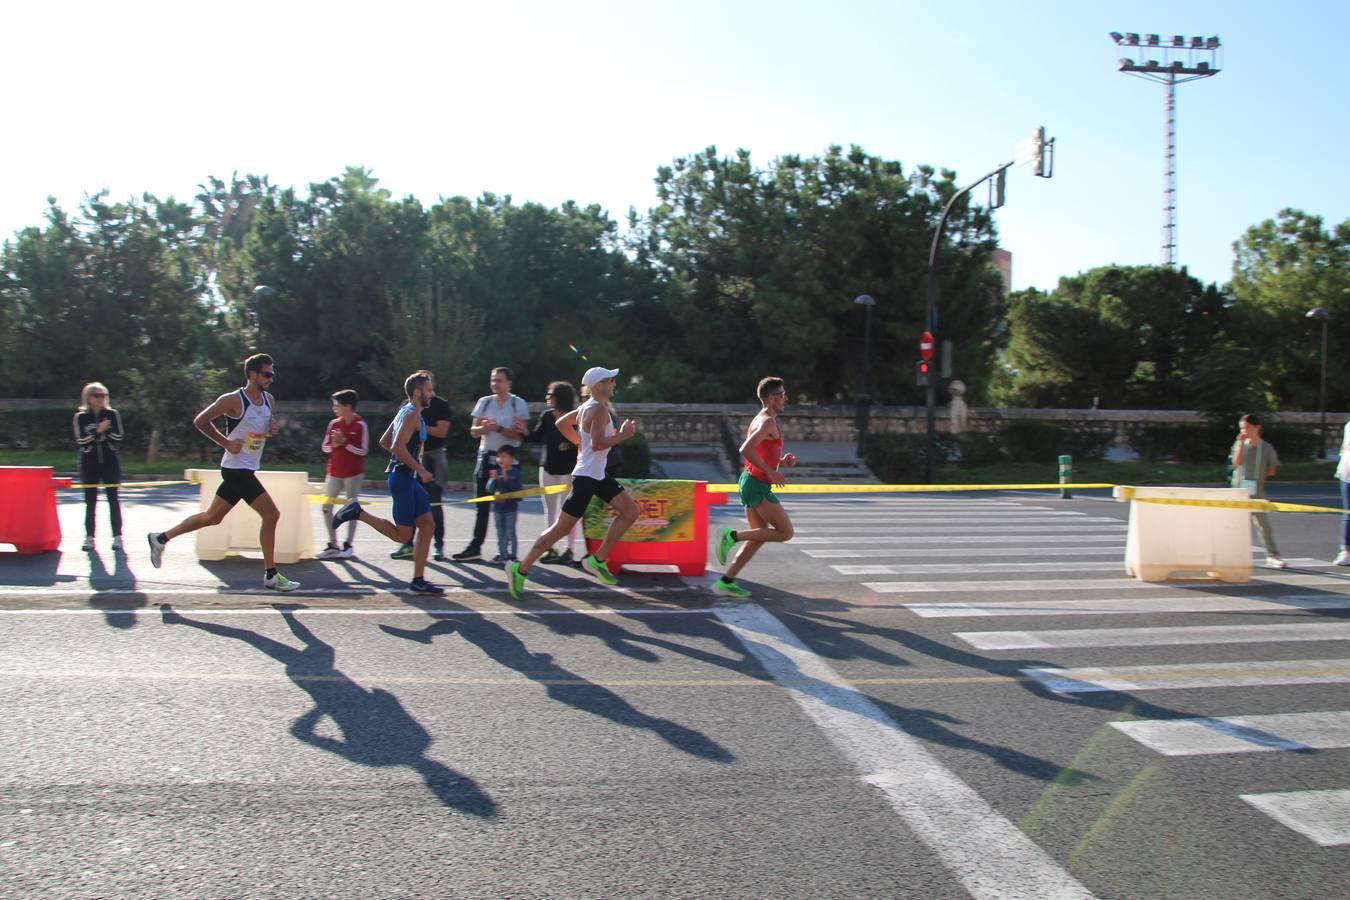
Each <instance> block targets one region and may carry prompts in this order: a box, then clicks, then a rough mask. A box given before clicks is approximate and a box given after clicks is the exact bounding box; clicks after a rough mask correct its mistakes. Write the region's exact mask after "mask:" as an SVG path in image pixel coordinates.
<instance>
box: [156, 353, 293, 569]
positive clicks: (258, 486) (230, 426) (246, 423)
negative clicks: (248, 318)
mask: <svg viewBox="0 0 1350 900" xmlns="http://www.w3.org/2000/svg"><path fill="white" fill-rule="evenodd" d="M275 376H276V368H275V366H274V365H273V364H272V357H270V356H268V355H267V354H266V353H255V354H254V355H253V356H250V357H249V358H248V359H246V360H244V378H245V380H246V381H247V382H248V384H246V385H245V386H244V387H242V388H240V389H239V390H236V391H231V392H230V393H228V394H221V395H220V396H219V397H217V398H216V401H215V402H214V403H212V404H211V405H210V406H208V407H207V408H206V409H204V410H202V411H201V412H199V413H197V417H196V418H195V419H193V420H192V424H193V425H195V426H196V427H197V430H198V431H200V432H201V433H202V434H203V435H205V436H206V437H207V438H208V439H210V440H211V441H212V442H213V443H214V444H216V446H218V447H220V448H221V449H222V450H224V451H225V453H224V455H222V456H221V458H220V488H219V489H218V490H217V491H216V495H215V497H213V498H211V505H210V506H209V507H207V508H206V510H205V511H203V512H199V513H197V514H196V515H195V516H188V517H187V518H186V519H184V520H183V521H181V522H179V523H178V524H177V525H175V526H174V527H172V528H170V529H169V530H168V531H164V532H154V531H152V532H150V534H149V535H147V537H148V538H149V541H150V564H151V565H153V566H154V567H155V568H156V569H158V568H159V567H160V565H161V564H162V563H163V558H164V548H165V546H166V545H167V544H168V543H169V541H170V540H172V539H173V538H176V537H178V536H179V535H180V534H187V533H188V532H191V531H196V530H197V529H199V528H206V527H208V526H210V525H219V524H220V523H221V521H222V520H223V519H224V518H225V516H226V514H227V513H229V511H230V510H231V509H233V508H234V505H235V504H236V503H238V502H239V501H240V500H243V501H244V502H245V503H247V504H248V505H249V506H250V507H252V508H253V511H254V512H256V513H257V514H258V516H259V518H261V519H262V525H261V527H260V528H259V529H258V546H259V547H261V548H262V555H263V587H266V588H271V589H272V590H274V591H293V590H295V589H296V588H298V587H299V586H300V583H299V582H298V581H291V580H290V579H289V578H287V577H286V576H285V575H282V574H281V573H280V572H278V571H277V568H276V559H275V552H274V551H275V549H276V542H277V521H278V520H279V519H280V518H281V512H280V511H279V510H278V509H277V505H276V504H275V503H274V502H272V498H271V497H270V496H269V495H268V493H267V490H266V488H264V487H263V486H262V482H261V481H259V480H258V475H257V472H258V468H259V466H261V464H262V452H263V446H264V445H265V444H266V443H267V439H268V437H270V436H271V435H273V434H276V430H277V424H276V422H275V421H274V420H273V419H272V395H271V394H269V393H267V390H266V388H270V387H271V386H272V379H273V378H274V377H275ZM222 416H223V417H224V418H225V432H224V433H222V432H221V430H220V429H219V428H217V427H216V420H217V419H219V418H221V417H222Z"/></svg>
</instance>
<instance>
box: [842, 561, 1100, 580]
mask: <svg viewBox="0 0 1350 900" xmlns="http://www.w3.org/2000/svg"><path fill="white" fill-rule="evenodd" d="M830 568H831V569H834V570H835V571H836V572H838V573H839V574H840V575H978V574H981V573H987V574H989V575H1002V574H1005V573H1006V574H1016V573H1019V572H1119V573H1121V575H1122V576H1123V575H1124V574H1125V562H1124V560H1123V559H1116V560H1102V561H1101V562H1032V563H1021V562H995V563H932V564H931V565H930V564H926V563H914V564H911V565H900V566H880V565H876V566H830Z"/></svg>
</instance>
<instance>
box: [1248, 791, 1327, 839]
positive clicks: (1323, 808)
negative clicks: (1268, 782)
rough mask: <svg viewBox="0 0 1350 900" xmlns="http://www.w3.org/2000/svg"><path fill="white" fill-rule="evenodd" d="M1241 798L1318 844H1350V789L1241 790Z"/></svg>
mask: <svg viewBox="0 0 1350 900" xmlns="http://www.w3.org/2000/svg"><path fill="white" fill-rule="evenodd" d="M1241 798H1242V800H1243V801H1245V802H1246V803H1250V804H1251V805H1252V806H1254V807H1256V808H1257V809H1259V810H1261V812H1263V813H1265V814H1266V815H1268V816H1270V817H1271V818H1272V819H1274V820H1275V821H1277V822H1279V823H1280V824H1281V825H1284V826H1286V827H1288V828H1292V829H1293V830H1294V831H1297V832H1298V833H1299V834H1301V835H1303V836H1304V837H1306V838H1308V839H1309V840H1311V841H1312V842H1313V843H1315V844H1317V845H1318V846H1320V847H1344V846H1348V845H1350V790H1330V791H1285V792H1282V793H1272V794H1242V795H1241Z"/></svg>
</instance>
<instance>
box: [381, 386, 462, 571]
mask: <svg viewBox="0 0 1350 900" xmlns="http://www.w3.org/2000/svg"><path fill="white" fill-rule="evenodd" d="M420 374H423V375H426V376H427V377H428V378H430V379H431V384H432V391H433V393H432V395H431V403H429V404H428V405H427V407H426V409H424V410H422V421H423V422H425V423H426V424H427V443H426V446H425V447H423V448H422V465H424V466H426V467H427V469H429V470H430V471H431V474H432V475H433V476H435V477H433V478H432V480H431V481H428V482H427V483H426V484H424V485H422V487H423V488H425V489H426V492H427V498H428V499H429V500H430V501H431V521H432V522H433V523H434V527H435V530H436V536H435V547H434V550H433V553H432V558H433V559H435V560H436V562H445V559H446V556H445V511H444V509H442V507H441V504H442V502H443V500H444V497H445V480H446V478H447V477H448V476H449V473H450V462H449V460H447V459H446V456H445V439H446V437H447V436H449V434H450V404H449V402H447V401H446V399H445V398H444V397H442V396H441V395H440V394H437V393H435V390H436V387H435V385H436V376H435V375H434V374H433V373H431V372H428V371H426V370H425V369H423V370H422V371H421V373H420ZM389 556H390V558H391V559H412V558H413V545H412V543H411V542H409V543H406V544H404V545H403V546H401V547H399V548H398V549H397V550H395V551H394V552H393V553H391V554H389Z"/></svg>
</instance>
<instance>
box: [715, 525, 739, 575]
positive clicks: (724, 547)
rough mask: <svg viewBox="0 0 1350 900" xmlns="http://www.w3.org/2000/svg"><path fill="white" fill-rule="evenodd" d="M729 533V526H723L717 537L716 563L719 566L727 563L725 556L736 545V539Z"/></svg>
mask: <svg viewBox="0 0 1350 900" xmlns="http://www.w3.org/2000/svg"><path fill="white" fill-rule="evenodd" d="M731 535H732V531H731V529H730V528H723V529H722V536H721V537H719V538H718V539H717V564H718V565H719V566H725V565H726V564H727V556H728V555H729V554H730V553H731V548H732V547H734V546H736V539H735V538H734V537H732V536H731Z"/></svg>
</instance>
